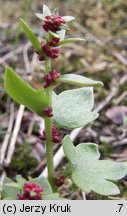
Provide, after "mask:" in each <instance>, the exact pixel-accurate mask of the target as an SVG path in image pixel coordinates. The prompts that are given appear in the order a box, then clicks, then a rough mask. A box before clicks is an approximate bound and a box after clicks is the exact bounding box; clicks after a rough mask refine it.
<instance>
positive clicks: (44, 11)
mask: <svg viewBox="0 0 127 216" xmlns="http://www.w3.org/2000/svg"><path fill="white" fill-rule="evenodd" d="M51 14H52V13H51V11H50V10H49V8H48V7H47V6H46V5H45V4H44V5H43V15H44V16H45V17H46V16H50V15H51Z"/></svg>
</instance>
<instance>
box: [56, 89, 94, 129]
mask: <svg viewBox="0 0 127 216" xmlns="http://www.w3.org/2000/svg"><path fill="white" fill-rule="evenodd" d="M93 105H94V97H93V88H92V87H90V88H89V87H85V88H80V89H75V90H67V91H64V92H62V93H61V94H59V95H56V94H55V93H53V112H54V116H53V120H54V122H55V124H56V125H57V126H58V127H63V128H78V127H81V126H85V125H87V124H88V123H90V122H92V121H93V120H95V119H96V118H97V117H98V113H96V112H92V111H91V110H92V109H93Z"/></svg>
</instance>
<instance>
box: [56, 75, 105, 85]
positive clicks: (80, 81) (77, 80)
mask: <svg viewBox="0 0 127 216" xmlns="http://www.w3.org/2000/svg"><path fill="white" fill-rule="evenodd" d="M59 81H60V82H65V83H70V84H74V85H79V86H86V87H90V86H103V83H102V82H100V81H95V80H91V79H89V78H86V77H83V76H80V75H77V74H65V75H63V76H61V77H60V79H59Z"/></svg>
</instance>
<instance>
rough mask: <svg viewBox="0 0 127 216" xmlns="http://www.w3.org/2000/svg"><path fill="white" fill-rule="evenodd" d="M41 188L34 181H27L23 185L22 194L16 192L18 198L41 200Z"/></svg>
mask: <svg viewBox="0 0 127 216" xmlns="http://www.w3.org/2000/svg"><path fill="white" fill-rule="evenodd" d="M42 193H43V188H42V187H40V186H39V185H37V184H36V183H34V182H27V183H25V184H24V187H23V194H18V198H19V200H42Z"/></svg>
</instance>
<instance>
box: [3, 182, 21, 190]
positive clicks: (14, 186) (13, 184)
mask: <svg viewBox="0 0 127 216" xmlns="http://www.w3.org/2000/svg"><path fill="white" fill-rule="evenodd" d="M6 186H8V187H13V188H17V189H19V190H21V189H22V187H21V185H19V184H18V183H16V182H12V183H7V184H6Z"/></svg>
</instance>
